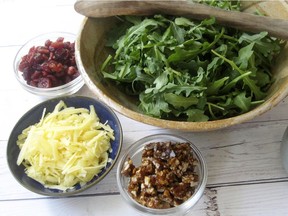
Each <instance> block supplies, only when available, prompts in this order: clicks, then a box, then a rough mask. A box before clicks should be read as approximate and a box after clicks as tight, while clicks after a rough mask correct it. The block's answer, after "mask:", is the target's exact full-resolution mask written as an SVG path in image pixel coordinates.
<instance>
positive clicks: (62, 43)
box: [13, 32, 84, 98]
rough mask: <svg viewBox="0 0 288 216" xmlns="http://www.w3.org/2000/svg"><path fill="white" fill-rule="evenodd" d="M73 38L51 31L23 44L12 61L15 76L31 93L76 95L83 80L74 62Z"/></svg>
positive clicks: (46, 95)
mask: <svg viewBox="0 0 288 216" xmlns="http://www.w3.org/2000/svg"><path fill="white" fill-rule="evenodd" d="M75 38H76V35H74V34H71V33H66V32H51V33H46V34H42V35H39V36H37V37H34V38H33V39H31V40H29V41H28V42H26V43H25V44H24V45H23V46H22V47H21V48H20V49H19V51H18V52H17V54H16V57H15V59H14V64H13V67H14V73H15V76H16V78H17V80H18V81H19V83H20V84H21V86H22V87H23V88H24V89H25V90H27V91H28V92H30V93H33V94H36V95H39V96H44V97H48V98H51V97H59V96H65V95H71V94H73V93H75V92H77V91H78V90H79V89H80V88H81V87H82V86H83V85H84V81H83V79H82V77H81V75H80V73H79V71H78V67H77V65H76V61H75Z"/></svg>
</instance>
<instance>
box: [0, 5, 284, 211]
mask: <svg viewBox="0 0 288 216" xmlns="http://www.w3.org/2000/svg"><path fill="white" fill-rule="evenodd" d="M73 3H74V1H72V0H60V1H56V0H51V1H45V2H42V3H40V1H35V0H34V1H32V0H28V1H25V2H23V1H20V0H10V1H7V0H6V1H5V0H0V27H1V34H0V65H1V73H2V74H5V76H3V77H5V78H3V77H2V78H1V79H0V98H1V100H0V107H1V108H0V109H1V112H0V119H1V126H0V129H1V132H0V179H1V184H0V215H1V216H2V215H4V216H6V215H9V216H10V215H11V216H12V215H13V216H14V215H44V216H46V215H47V216H48V215H49V216H50V215H53V216H54V215H71V216H74V215H77V216H78V215H89V216H90V215H116V214H117V215H120V216H125V215H137V213H135V212H134V211H132V210H131V209H130V208H128V206H127V205H125V203H124V201H123V200H122V199H121V197H120V195H119V193H118V189H117V186H116V179H115V170H116V166H115V167H114V168H113V170H112V171H111V173H109V175H108V176H107V177H106V178H105V179H104V180H103V181H101V182H100V183H99V184H98V185H96V186H94V187H92V188H90V189H89V190H87V191H85V192H82V193H80V194H79V195H75V196H73V197H69V198H51V197H45V196H40V195H37V194H34V193H32V192H30V191H28V190H26V189H25V188H23V187H21V186H20V185H19V183H18V182H17V181H16V180H15V179H14V178H13V176H12V175H11V173H10V171H9V169H8V166H7V162H6V145H7V140H8V137H9V135H10V132H11V130H12V128H13V126H14V125H15V123H16V122H17V121H18V119H19V118H20V117H21V116H22V115H23V114H24V113H25V112H26V111H27V110H28V109H30V108H31V107H32V106H34V105H35V104H37V103H39V102H41V101H43V100H44V99H43V98H38V97H36V96H34V95H31V94H29V93H27V92H25V91H24V90H23V89H22V88H21V87H20V86H19V84H18V83H17V81H16V79H15V77H14V74H13V67H12V65H13V60H14V56H15V55H16V52H17V50H18V49H19V48H20V46H21V45H22V44H23V43H24V42H25V41H26V40H28V39H29V38H31V37H34V36H36V35H38V34H40V33H43V32H46V31H57V30H62V31H68V32H74V33H77V31H78V26H79V24H80V23H81V21H82V18H83V17H82V16H80V15H79V14H77V13H75V11H74V10H73ZM32 5H33V6H34V7H32ZM11 11H13V13H14V14H17V15H18V17H21V18H19V19H10V17H11ZM47 11H50V12H51V11H53V13H54V16H52V14H53V13H52V12H51V14H50V15H48V16H44V15H45V14H46V13H47ZM57 14H58V15H57ZM59 14H64V15H65V16H63V17H61V18H59V17H60V15H59ZM40 17H42V19H40ZM36 18H39V20H41V22H42V23H43V25H39V22H40V21H39V20H35V19H36ZM33 19H34V20H33ZM35 23H37V25H36V26H35ZM33 24H34V25H33ZM12 26H13V28H11V27H12ZM77 94H79V95H87V96H92V97H93V96H94V95H93V94H92V93H91V92H90V91H89V89H88V88H87V87H86V86H84V87H83V88H82V89H81V91H80V92H78V93H77ZM118 116H119V118H120V121H121V123H122V126H123V130H124V146H123V151H124V150H125V148H127V147H128V146H129V145H130V144H132V143H133V142H135V141H136V140H137V139H139V138H142V137H144V136H147V135H150V134H155V133H174V134H179V135H181V136H183V137H186V138H188V139H190V140H192V141H193V142H194V143H195V145H197V146H198V147H199V148H200V150H201V152H202V153H203V155H204V157H205V159H206V161H207V166H208V173H209V176H208V185H207V188H206V191H205V195H204V196H203V197H202V199H201V200H200V201H199V202H198V203H197V205H196V206H195V207H194V209H193V212H191V213H190V214H189V215H196V216H230V215H231V216H234V215H235V216H250V215H251V216H262V215H264V216H266V215H267V216H270V215H277V216H282V215H283V216H284V215H288V205H287V199H288V174H287V173H286V172H285V171H284V169H283V167H282V164H281V159H280V145H281V139H282V136H283V133H284V131H285V129H286V127H287V126H288V98H286V99H285V100H283V101H282V102H281V103H280V104H278V106H276V107H275V108H273V109H272V110H270V111H268V112H267V113H265V114H263V115H261V116H259V117H257V118H255V119H253V120H251V121H249V122H246V123H243V124H240V125H236V126H233V127H230V128H226V129H223V130H220V131H211V132H208V133H191V132H183V131H175V130H165V129H161V128H157V127H153V126H150V125H145V124H142V123H139V122H135V121H134V120H131V119H129V118H127V117H125V116H122V115H120V114H118ZM123 151H122V152H123Z"/></svg>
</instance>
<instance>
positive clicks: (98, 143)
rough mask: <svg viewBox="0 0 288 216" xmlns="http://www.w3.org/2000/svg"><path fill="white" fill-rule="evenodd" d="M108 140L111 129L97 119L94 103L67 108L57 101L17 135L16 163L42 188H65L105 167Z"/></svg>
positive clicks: (88, 179) (90, 176)
mask: <svg viewBox="0 0 288 216" xmlns="http://www.w3.org/2000/svg"><path fill="white" fill-rule="evenodd" d="M111 139H112V140H114V131H113V129H111V127H110V126H109V125H108V124H106V123H105V124H102V123H101V122H100V121H99V118H98V116H97V114H96V112H95V108H94V106H92V105H91V106H90V110H88V109H85V108H74V107H67V106H66V104H65V103H64V102H63V101H60V102H59V103H58V104H57V105H56V106H55V108H54V110H53V112H51V113H47V114H46V115H45V109H44V111H43V115H42V118H41V119H40V121H39V122H38V123H36V124H35V125H31V126H29V127H28V128H26V129H24V130H23V132H22V134H20V135H19V136H18V140H17V145H18V146H19V148H20V149H21V150H20V153H19V156H18V158H17V164H18V165H20V164H23V165H24V166H25V172H26V173H27V175H28V176H29V177H31V178H33V179H35V180H36V181H38V182H40V183H42V184H43V185H44V186H45V187H47V188H55V189H60V190H67V189H69V188H72V187H73V186H74V185H75V184H77V183H80V184H81V185H82V184H85V183H86V182H88V181H90V180H91V179H92V178H93V177H94V176H95V175H97V174H98V173H99V172H100V171H101V170H102V168H104V167H105V166H106V164H107V163H108V161H109V158H108V152H109V151H111V144H110V141H111Z"/></svg>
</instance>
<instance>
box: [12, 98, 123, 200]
mask: <svg viewBox="0 0 288 216" xmlns="http://www.w3.org/2000/svg"><path fill="white" fill-rule="evenodd" d="M60 100H63V102H64V103H65V104H66V105H67V107H75V108H86V109H89V106H90V105H93V106H94V108H95V111H96V113H97V115H98V117H99V119H100V122H102V123H105V122H107V124H108V125H110V127H111V128H112V129H113V130H114V136H115V140H112V141H111V148H112V151H109V158H110V159H112V160H109V162H108V164H107V166H106V167H105V168H104V169H102V171H101V172H100V173H99V174H97V175H96V176H94V178H93V179H92V180H91V181H89V182H87V183H86V184H84V185H80V184H76V185H75V186H74V187H73V188H72V189H69V190H66V191H62V190H58V189H50V188H46V187H44V185H42V184H41V183H39V182H37V181H35V180H34V179H32V178H30V177H28V176H27V175H26V173H25V167H24V166H23V165H22V164H21V165H20V166H18V165H17V163H16V162H17V158H18V155H19V152H20V149H19V147H18V145H17V144H16V142H17V139H18V135H20V134H21V133H22V131H23V129H25V128H27V127H28V126H30V125H33V124H35V123H37V122H39V120H40V118H41V116H42V113H43V109H44V108H46V113H48V112H52V111H53V110H54V108H55V106H56V105H57V104H58V103H59V101H60ZM122 141H123V131H122V127H121V124H120V121H119V119H118V117H117V115H116V114H115V113H114V111H113V110H112V109H111V108H109V107H108V106H106V105H105V104H103V103H102V102H100V101H98V100H96V99H94V98H89V97H83V96H67V97H59V98H54V99H50V100H47V101H44V102H42V103H40V104H38V105H36V106H34V107H33V108H32V109H30V110H29V111H28V112H26V113H25V114H24V115H23V116H22V117H21V118H20V119H19V121H18V122H17V123H16V125H15V126H14V128H13V129H12V132H11V134H10V137H9V140H8V145H7V162H8V166H9V169H10V171H11V173H12V175H13V176H14V177H15V179H16V180H17V181H18V182H19V183H20V184H21V185H22V186H23V187H25V188H26V189H28V190H30V191H32V192H34V193H37V194H41V195H46V196H58V197H59V196H69V195H73V194H75V193H79V192H82V191H84V190H86V189H87V188H90V187H91V186H93V185H95V184H97V183H98V182H99V181H101V180H102V179H103V178H104V177H105V176H106V175H107V174H108V173H109V172H110V170H111V169H112V168H113V166H114V164H115V163H116V161H117V159H118V156H119V154H120V151H121V148H122Z"/></svg>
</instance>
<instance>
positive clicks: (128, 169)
mask: <svg viewBox="0 0 288 216" xmlns="http://www.w3.org/2000/svg"><path fill="white" fill-rule="evenodd" d="M134 168H135V166H134V165H133V161H132V160H131V159H130V158H129V159H128V160H127V161H125V163H124V167H123V169H122V171H121V174H122V175H124V176H126V177H127V176H131V175H132V172H133V169H134Z"/></svg>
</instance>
